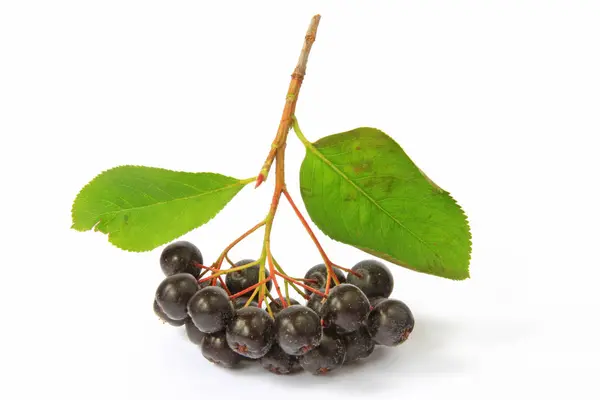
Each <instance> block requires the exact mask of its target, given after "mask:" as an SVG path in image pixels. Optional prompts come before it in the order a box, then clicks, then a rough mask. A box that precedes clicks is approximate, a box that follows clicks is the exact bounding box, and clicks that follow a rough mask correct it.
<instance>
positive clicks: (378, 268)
mask: <svg viewBox="0 0 600 400" xmlns="http://www.w3.org/2000/svg"><path fill="white" fill-rule="evenodd" d="M352 271H354V272H356V273H357V274H360V278H359V277H358V276H356V275H353V274H351V273H348V278H347V282H348V283H351V284H353V285H354V286H356V287H358V288H359V289H360V290H362V291H363V293H364V294H366V295H367V297H376V296H380V297H390V294H392V290H394V277H393V276H392V272H391V271H390V270H389V268H388V267H386V266H385V264H383V263H382V262H379V261H377V260H364V261H361V262H359V263H358V264H356V265H355V266H354V267H352Z"/></svg>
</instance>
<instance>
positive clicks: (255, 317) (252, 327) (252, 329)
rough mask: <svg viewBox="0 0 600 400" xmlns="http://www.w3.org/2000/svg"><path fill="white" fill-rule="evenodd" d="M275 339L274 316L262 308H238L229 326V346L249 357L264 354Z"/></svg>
mask: <svg viewBox="0 0 600 400" xmlns="http://www.w3.org/2000/svg"><path fill="white" fill-rule="evenodd" d="M274 341H275V337H274V321H273V318H271V316H270V315H269V314H268V313H267V312H266V311H265V310H263V309H262V308H258V307H244V308H241V309H239V310H237V311H236V312H235V316H234V317H233V320H232V321H231V323H230V324H229V325H228V326H227V343H228V344H229V347H230V348H231V349H232V350H233V351H235V352H236V353H238V354H241V355H243V356H245V357H248V358H260V357H262V356H264V355H265V354H267V352H268V351H269V350H270V349H271V346H272V345H273V342H274Z"/></svg>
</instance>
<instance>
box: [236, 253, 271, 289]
mask: <svg viewBox="0 0 600 400" xmlns="http://www.w3.org/2000/svg"><path fill="white" fill-rule="evenodd" d="M253 262H254V260H249V259H246V260H241V261H238V262H236V263H235V266H236V267H241V266H242V265H247V264H250V263H253ZM259 270H260V266H259V265H258V264H257V265H253V266H252V267H249V268H246V269H243V270H241V271H235V272H231V273H228V274H227V277H226V278H225V284H226V285H227V288H229V291H230V292H231V294H236V293H238V292H241V291H242V290H244V289H248V288H249V287H251V286H253V285H256V284H257V283H258V282H259V280H258V273H259ZM268 277H269V270H267V269H265V278H268ZM272 284H273V283H272V282H271V281H268V282H267V291H270V290H271V286H272Z"/></svg>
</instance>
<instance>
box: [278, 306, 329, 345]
mask: <svg viewBox="0 0 600 400" xmlns="http://www.w3.org/2000/svg"><path fill="white" fill-rule="evenodd" d="M322 334H323V333H322V329H321V320H320V318H319V316H318V315H317V313H316V312H314V311H313V310H311V309H310V308H308V307H305V306H300V305H295V306H290V307H287V308H285V309H283V310H281V311H280V312H279V314H277V316H276V317H275V339H276V340H277V343H279V346H280V347H281V349H282V350H283V351H285V352H286V353H288V354H291V355H294V356H300V355H302V354H306V353H307V352H309V351H310V350H312V349H314V348H315V347H316V346H317V345H318V344H319V342H320V341H321V336H322Z"/></svg>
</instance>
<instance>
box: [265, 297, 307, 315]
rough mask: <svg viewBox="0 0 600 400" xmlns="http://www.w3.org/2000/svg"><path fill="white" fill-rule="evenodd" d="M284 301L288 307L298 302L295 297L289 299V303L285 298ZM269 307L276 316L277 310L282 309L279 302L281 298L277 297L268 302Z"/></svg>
mask: <svg viewBox="0 0 600 400" xmlns="http://www.w3.org/2000/svg"><path fill="white" fill-rule="evenodd" d="M285 302H286V305H287V306H288V307H290V306H294V305H299V304H300V303H298V301H297V300H295V299H290V301H289V303H288V301H287V299H286V300H285ZM269 307H270V308H271V312H272V313H273V315H275V316H276V315H277V314H279V311H281V310H283V304H282V303H281V299H279V298H278V299H275V300H273V301H272V302H270V303H269Z"/></svg>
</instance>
